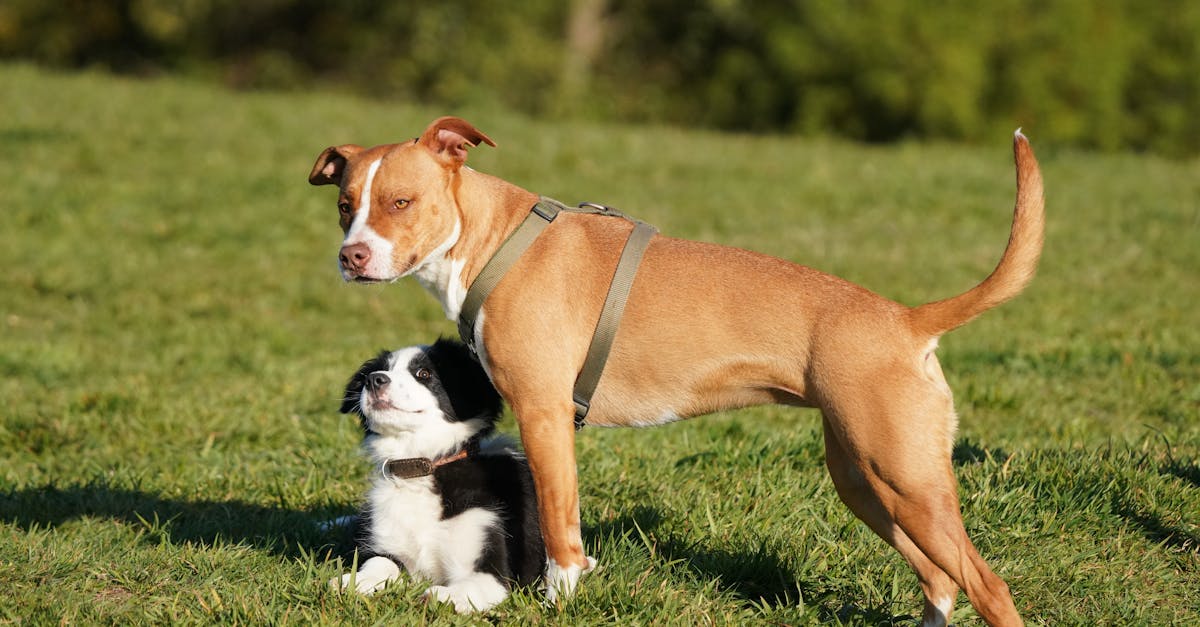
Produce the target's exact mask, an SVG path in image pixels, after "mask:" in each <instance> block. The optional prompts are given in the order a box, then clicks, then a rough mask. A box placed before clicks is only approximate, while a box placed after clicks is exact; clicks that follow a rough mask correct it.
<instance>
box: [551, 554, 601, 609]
mask: <svg viewBox="0 0 1200 627" xmlns="http://www.w3.org/2000/svg"><path fill="white" fill-rule="evenodd" d="M593 570H596V558H594V557H588V558H587V567H585V568H580V567H579V566H568V567H566V568H563V567H562V566H559V565H558V563H557V562H555V561H554V560H553V559H549V560H547V561H546V578H545V579H546V583H545V587H546V603H548V604H551V605H553V604H555V603H557V602H558V601H559V599H562V600H566V599H569V598H571V595H572V594H574V593H575V587H576V586H578V585H579V579H580V578H581V577H583V576H584V575H586V574H588V573H590V572H592V571H593Z"/></svg>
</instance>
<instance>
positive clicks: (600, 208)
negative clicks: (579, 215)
mask: <svg viewBox="0 0 1200 627" xmlns="http://www.w3.org/2000/svg"><path fill="white" fill-rule="evenodd" d="M577 206H578V207H579V208H580V209H593V210H595V212H596V213H598V214H600V215H604V216H620V215H622V214H621V212H620V211H617V210H616V209H613V208H612V207H609V206H608V205H602V204H600V203H596V202H581V203H579V205H577Z"/></svg>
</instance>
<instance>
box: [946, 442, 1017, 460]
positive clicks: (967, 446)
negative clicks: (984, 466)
mask: <svg viewBox="0 0 1200 627" xmlns="http://www.w3.org/2000/svg"><path fill="white" fill-rule="evenodd" d="M1008 458H1009V453H1008V451H1006V450H1004V449H1002V448H992V449H988V448H983V447H982V446H979V445H978V444H976V443H974V442H972V441H970V440H966V439H963V440H959V441H957V442H955V443H954V452H953V454H952V456H951V459H952V460H953V461H954V465H955V466H965V465H967V464H979V463H982V462H985V461H987V460H989V459H992V460H996V461H1003V460H1006V459H1008Z"/></svg>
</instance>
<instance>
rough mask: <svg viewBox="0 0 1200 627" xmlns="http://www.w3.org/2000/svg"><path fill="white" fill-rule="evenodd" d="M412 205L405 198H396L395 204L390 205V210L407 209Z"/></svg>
mask: <svg viewBox="0 0 1200 627" xmlns="http://www.w3.org/2000/svg"><path fill="white" fill-rule="evenodd" d="M410 204H412V201H411V200H409V199H407V198H397V199H396V202H394V203H392V208H393V209H396V210H400V209H407V208H408V206H409V205H410Z"/></svg>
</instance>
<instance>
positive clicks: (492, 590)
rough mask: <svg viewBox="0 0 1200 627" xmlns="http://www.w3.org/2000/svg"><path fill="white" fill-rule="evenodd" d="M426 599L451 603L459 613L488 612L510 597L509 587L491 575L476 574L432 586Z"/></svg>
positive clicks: (426, 593)
mask: <svg viewBox="0 0 1200 627" xmlns="http://www.w3.org/2000/svg"><path fill="white" fill-rule="evenodd" d="M424 597H425V599H427V600H428V599H432V600H434V601H437V602H439V603H451V604H453V605H454V611H456V612H458V613H459V614H469V613H471V612H486V611H487V610H490V609H492V608H493V607H496V606H497V605H499V604H500V602H501V601H503V600H504V599H505V598H506V597H508V589H506V588H505V587H504V584H502V583H500V581H499V580H497V579H496V578H495V577H493V576H491V575H484V574H475V575H472V576H471V577H468V578H466V579H463V580H462V581H456V582H454V583H452V584H450V585H448V586H430V587H429V588H428V589H427V590H425V595H424Z"/></svg>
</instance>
